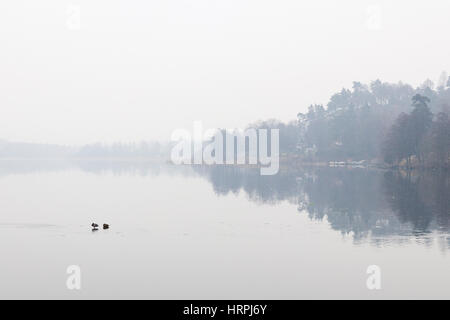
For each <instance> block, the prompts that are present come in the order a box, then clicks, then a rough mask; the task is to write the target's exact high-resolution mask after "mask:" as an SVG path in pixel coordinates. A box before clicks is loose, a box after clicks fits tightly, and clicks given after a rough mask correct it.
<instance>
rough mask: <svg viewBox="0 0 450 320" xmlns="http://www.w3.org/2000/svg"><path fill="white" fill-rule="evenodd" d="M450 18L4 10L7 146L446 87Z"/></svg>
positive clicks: (251, 4)
mask: <svg viewBox="0 0 450 320" xmlns="http://www.w3.org/2000/svg"><path fill="white" fill-rule="evenodd" d="M377 8H379V9H380V10H378V9H377ZM78 10H79V13H80V19H79V22H80V24H79V25H78V23H77V21H78V19H77V11H78ZM378 11H380V13H381V14H380V15H378ZM449 17H450V1H448V0H441V1H438V0H427V1H415V0H414V1H412V0H409V1H406V0H403V1H402V0H395V1H392V0H390V1H365V0H351V1H350V0H342V1H336V0H314V1H312V0H311V1H299V0H272V1H267V0H164V1H163V0H160V1H148V0H146V1H144V0H127V1H125V0H121V1H118V0H78V1H76V0H73V1H64V0H40V1H36V0H30V1H18V0H2V1H1V2H0V46H1V47H0V139H6V140H11V141H27V142H44V143H65V144H82V143H91V142H97V141H99V142H112V141H124V142H125V141H135V140H143V139H158V140H168V139H170V134H171V132H172V131H173V130H174V129H176V128H186V129H191V128H192V122H193V121H194V120H201V121H203V123H204V126H205V127H227V128H232V127H244V126H245V125H246V124H247V123H249V122H253V121H255V120H259V119H266V118H278V119H281V120H290V119H294V118H295V116H296V114H297V113H298V112H299V111H304V110H306V108H307V107H308V105H310V104H311V103H323V104H325V103H327V101H328V98H329V97H330V95H331V94H332V93H334V92H336V91H338V90H340V89H341V88H342V87H344V86H345V87H350V86H351V83H352V81H354V80H358V81H362V82H369V81H370V80H374V79H377V78H380V79H381V80H383V81H392V82H397V81H399V80H402V81H405V82H409V83H411V84H413V85H418V84H419V83H421V82H422V81H423V80H425V79H426V78H430V79H432V80H433V81H436V80H437V79H438V77H439V75H440V73H441V72H442V71H443V70H447V71H450V41H449V31H450V19H449ZM78 27H79V28H78Z"/></svg>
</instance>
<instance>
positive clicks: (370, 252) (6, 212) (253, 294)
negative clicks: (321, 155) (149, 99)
mask: <svg viewBox="0 0 450 320" xmlns="http://www.w3.org/2000/svg"><path fill="white" fill-rule="evenodd" d="M0 167H1V170H0V186H1V188H2V190H4V192H2V195H1V196H0V206H1V208H2V217H1V219H0V229H1V231H2V232H1V233H0V238H1V242H2V243H3V244H4V245H2V246H1V248H0V254H1V255H2V257H3V263H2V265H1V267H0V271H1V272H0V281H1V282H2V284H3V285H2V287H1V289H0V296H1V297H2V298H6V297H7V298H11V297H40V298H51V297H62V298H133V297H134V298H188V299H192V298H233V299H234V298H261V299H264V298H314V297H320V298H323V297H328V298H342V297H348V298H351V297H353V298H361V297H366V298H390V297H395V296H398V295H401V296H403V297H408V298H420V297H425V298H431V297H435V298H445V297H448V295H449V293H450V292H449V291H448V288H449V284H450V283H449V282H448V281H449V279H448V277H447V271H448V267H450V261H449V259H448V250H449V249H450V233H449V218H450V216H449V212H450V211H449V199H448V194H449V191H450V184H449V176H448V174H444V173H442V172H439V173H438V172H410V173H409V174H407V173H405V172H394V171H386V170H372V169H363V168H356V169H348V168H318V167H312V168H302V169H298V168H297V169H295V168H289V167H282V168H281V169H280V172H279V174H278V175H275V176H261V175H260V174H259V171H258V169H257V168H254V169H251V168H238V167H234V166H228V167H222V166H193V167H190V166H174V165H168V164H163V163H160V162H145V163H144V162H130V161H109V162H106V161H86V160H84V161H81V160H80V161H78V162H68V161H66V162H61V161H59V162H52V163H50V162H47V161H43V162H39V161H37V162H30V161H24V162H22V163H20V162H19V161H12V162H11V161H6V160H2V161H1V164H0ZM24 199H26V201H22V200H24ZM92 221H97V222H100V223H103V222H107V223H110V225H111V228H110V229H109V230H106V231H105V230H103V231H101V232H98V233H95V232H92V231H91V230H90V223H91V222H92ZM71 264H76V265H80V267H81V268H82V270H85V271H84V273H83V279H84V283H85V287H84V288H83V290H81V291H80V292H78V293H74V292H72V291H68V290H67V289H66V288H65V284H64V279H65V273H64V271H65V268H66V267H67V266H68V265H71ZM370 264H380V265H382V266H383V270H384V274H385V277H386V278H387V279H388V280H385V281H386V282H387V283H389V286H387V285H386V287H384V288H383V290H382V291H380V292H377V293H376V294H374V293H372V292H371V291H368V290H367V289H366V288H365V285H364V283H365V282H364V281H365V280H364V279H365V277H366V274H365V268H367V266H368V265H370ZM412 276H414V279H418V280H416V281H411V277H412ZM416 286H420V287H421V290H420V291H414V290H412V289H413V288H416ZM119 288H120V289H119ZM269 288H270V289H269ZM330 288H331V289H330ZM333 288H334V289H333Z"/></svg>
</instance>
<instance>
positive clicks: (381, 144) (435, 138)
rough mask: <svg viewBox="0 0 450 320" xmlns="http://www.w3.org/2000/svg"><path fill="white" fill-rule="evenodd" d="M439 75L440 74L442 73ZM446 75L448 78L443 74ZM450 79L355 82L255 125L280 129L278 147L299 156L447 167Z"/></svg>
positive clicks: (449, 145) (305, 158)
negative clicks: (288, 116)
mask: <svg viewBox="0 0 450 320" xmlns="http://www.w3.org/2000/svg"><path fill="white" fill-rule="evenodd" d="M441 78H442V77H441ZM446 78H447V77H446ZM449 115H450V78H449V79H448V81H447V82H445V81H442V80H441V81H440V84H439V86H438V87H437V88H435V86H434V84H433V83H432V82H431V81H430V80H427V81H425V82H424V83H423V84H422V85H421V86H420V87H418V88H413V87H412V86H410V85H408V84H404V83H401V82H400V83H397V84H391V83H383V82H381V81H380V80H376V81H373V82H372V83H371V84H370V85H365V84H362V83H360V82H354V83H353V87H352V89H351V90H348V89H342V90H341V91H340V92H338V93H336V94H334V95H333V96H332V97H331V99H330V101H329V102H328V104H327V105H326V106H323V105H311V106H310V107H309V108H308V111H307V112H306V113H299V114H298V115H297V121H296V122H290V123H287V124H285V123H282V122H279V121H275V120H271V121H265V122H259V123H257V124H254V125H252V126H254V127H271V128H279V129H280V152H281V153H287V154H289V155H295V156H296V157H297V158H300V160H302V161H311V162H317V161H324V162H326V161H348V160H368V161H375V162H385V163H387V164H390V165H400V166H440V167H441V166H449V164H450V163H449V156H450V131H449V130H450V124H449V118H450V117H449Z"/></svg>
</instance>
